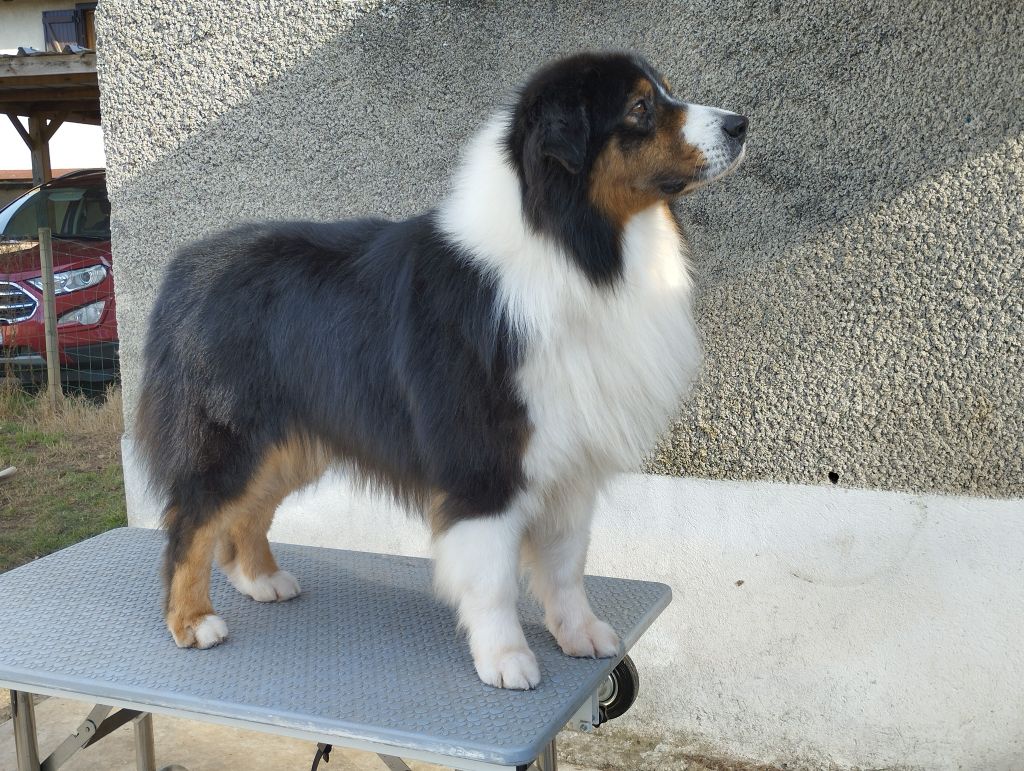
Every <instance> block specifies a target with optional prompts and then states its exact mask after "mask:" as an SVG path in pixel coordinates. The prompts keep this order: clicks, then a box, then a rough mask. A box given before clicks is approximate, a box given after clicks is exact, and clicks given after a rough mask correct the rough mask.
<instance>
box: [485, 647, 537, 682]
mask: <svg viewBox="0 0 1024 771" xmlns="http://www.w3.org/2000/svg"><path fill="white" fill-rule="evenodd" d="M473 663H474V664H475V665H476V673H477V674H478V675H479V676H480V679H481V680H483V681H484V682H485V683H487V685H493V686H494V687H495V688H511V689H513V690H518V691H528V690H530V689H531V688H536V687H537V685H538V684H539V683H540V667H538V666H537V658H536V656H534V655H533V651H531V650H530V649H529V648H504V649H502V650H499V651H496V652H495V653H493V654H485V655H480V656H475V657H474V659H473Z"/></svg>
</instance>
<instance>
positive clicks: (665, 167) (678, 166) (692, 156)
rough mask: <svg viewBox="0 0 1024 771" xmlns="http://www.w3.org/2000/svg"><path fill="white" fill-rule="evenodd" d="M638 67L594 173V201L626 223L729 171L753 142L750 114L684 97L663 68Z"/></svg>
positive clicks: (620, 105) (612, 216) (600, 207)
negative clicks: (674, 91) (749, 133)
mask: <svg viewBox="0 0 1024 771" xmlns="http://www.w3.org/2000/svg"><path fill="white" fill-rule="evenodd" d="M638 70H639V72H637V73H636V75H635V76H634V79H633V81H632V83H631V84H630V86H629V87H628V88H627V89H626V92H625V98H624V99H621V98H620V103H619V107H618V110H619V115H620V116H621V117H619V119H618V120H617V121H615V122H613V123H612V125H611V126H610V129H609V130H608V131H607V134H606V136H605V137H604V141H603V144H602V146H601V149H600V150H599V152H598V153H597V157H596V158H595V160H594V164H593V167H592V169H591V172H590V198H591V201H592V202H593V203H594V205H595V206H597V207H598V208H599V209H600V210H602V211H603V212H604V213H605V214H606V215H607V216H609V217H610V218H611V219H612V220H613V221H619V222H625V221H627V220H628V219H629V217H630V216H632V215H633V214H635V213H636V212H637V211H639V210H642V209H643V208H646V207H647V206H649V205H650V204H651V203H653V202H654V201H656V200H659V199H660V200H670V199H672V198H675V197H678V196H680V195H684V194H686V193H691V192H693V191H694V190H697V189H699V188H701V187H703V186H704V185H706V184H708V183H710V182H713V181H714V180H716V179H719V178H721V177H723V176H725V175H726V174H728V173H729V172H731V171H733V170H734V169H735V168H736V167H737V166H739V164H740V163H741V161H742V160H743V155H744V152H745V149H746V134H747V119H746V117H745V116H743V115H739V114H737V113H734V112H729V111H727V110H721V109H718V108H715V107H706V106H704V105H700V104H688V103H686V102H682V101H680V100H678V99H676V98H675V96H673V95H672V93H671V91H670V89H669V86H668V83H667V82H666V81H665V79H664V78H662V77H661V76H660V75H658V74H657V73H656V72H654V71H653V70H646V71H644V69H642V68H640V67H638Z"/></svg>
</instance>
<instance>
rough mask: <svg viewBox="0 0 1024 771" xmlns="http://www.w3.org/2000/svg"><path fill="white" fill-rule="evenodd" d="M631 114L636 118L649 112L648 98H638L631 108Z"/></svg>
mask: <svg viewBox="0 0 1024 771" xmlns="http://www.w3.org/2000/svg"><path fill="white" fill-rule="evenodd" d="M629 114H630V115H631V116H632V117H634V118H642V117H644V116H645V115H646V114H647V100H646V99H637V100H636V101H635V102H634V103H633V106H632V107H630V108H629Z"/></svg>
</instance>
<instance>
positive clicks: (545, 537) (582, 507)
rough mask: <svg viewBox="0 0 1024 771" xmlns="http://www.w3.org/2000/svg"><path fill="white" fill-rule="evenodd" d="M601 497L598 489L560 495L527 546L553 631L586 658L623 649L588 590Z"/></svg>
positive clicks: (533, 581) (566, 648)
mask: <svg viewBox="0 0 1024 771" xmlns="http://www.w3.org/2000/svg"><path fill="white" fill-rule="evenodd" d="M595 497H596V496H595V494H594V492H593V491H586V492H580V491H576V492H573V493H571V494H570V493H563V494H562V495H559V496H558V497H557V499H556V500H557V503H553V504H552V505H551V506H549V508H548V510H547V511H545V512H544V514H543V516H541V517H538V518H537V519H536V520H534V521H533V522H532V523H531V525H530V529H529V531H528V532H527V535H526V539H525V541H524V544H523V559H524V562H525V563H526V565H527V567H528V568H529V570H530V588H531V590H532V591H533V593H534V595H535V596H536V597H537V599H538V600H539V601H540V603H541V604H542V605H543V606H544V623H545V625H546V626H547V628H548V631H550V632H551V634H552V635H553V636H554V638H555V640H557V641H558V645H559V647H561V649H562V651H563V652H564V653H566V654H568V655H570V656H580V657H585V658H595V657H596V658H605V657H609V656H615V655H617V654H618V653H619V649H620V642H619V636H618V635H617V634H616V633H615V630H614V629H612V628H611V626H609V625H608V624H606V623H605V622H604V621H602V620H601V619H599V618H598V617H597V616H596V615H594V612H593V610H591V608H590V601H589V600H588V599H587V593H586V591H585V589H584V588H583V569H584V567H585V565H586V561H587V548H588V546H589V545H590V522H591V519H592V518H593V509H594V499H595Z"/></svg>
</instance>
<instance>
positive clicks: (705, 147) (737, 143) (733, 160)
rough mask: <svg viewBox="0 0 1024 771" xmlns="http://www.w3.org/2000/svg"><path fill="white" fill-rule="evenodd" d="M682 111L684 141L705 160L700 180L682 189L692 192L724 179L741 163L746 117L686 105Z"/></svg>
mask: <svg viewBox="0 0 1024 771" xmlns="http://www.w3.org/2000/svg"><path fill="white" fill-rule="evenodd" d="M685 108H686V122H685V123H683V132H682V133H683V141H684V142H686V143H687V144H688V145H690V146H691V147H695V148H697V149H698V150H699V151H700V153H701V155H702V156H703V158H704V167H703V171H702V176H703V179H701V180H699V181H697V182H692V183H690V185H688V186H687V187H686V188H685V189H684V192H691V191H692V190H695V189H697V188H698V187H700V186H701V185H705V184H707V183H708V182H712V181H714V180H716V179H718V178H720V177H724V176H725V175H726V174H728V173H729V172H731V171H733V170H734V169H735V168H736V167H737V166H739V165H740V163H742V161H743V156H744V155H745V154H746V151H747V146H746V142H745V139H746V133H747V118H746V117H745V116H743V115H739V114H737V113H735V112H729V111H728V110H720V109H718V108H717V107H705V106H704V105H702V104H687V105H686V106H685Z"/></svg>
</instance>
